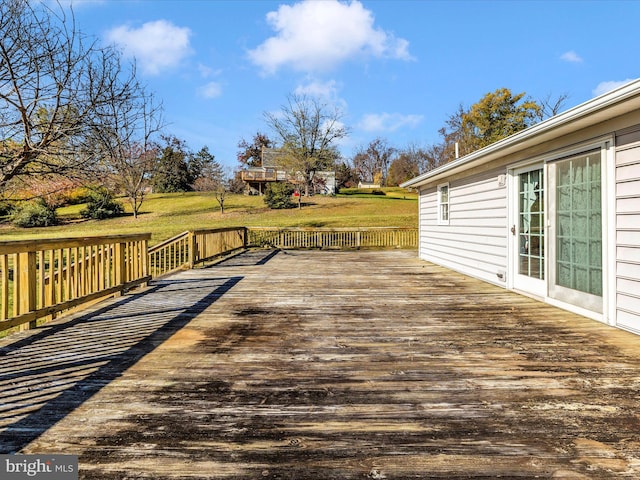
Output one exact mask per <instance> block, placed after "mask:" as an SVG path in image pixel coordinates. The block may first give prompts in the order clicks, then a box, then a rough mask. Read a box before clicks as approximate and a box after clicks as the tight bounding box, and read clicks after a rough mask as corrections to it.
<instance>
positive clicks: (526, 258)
mask: <svg viewBox="0 0 640 480" xmlns="http://www.w3.org/2000/svg"><path fill="white" fill-rule="evenodd" d="M401 186H403V187H412V188H416V189H418V190H419V192H420V195H419V229H420V241H419V255H420V257H421V258H422V259H424V260H428V261H430V262H433V263H437V264H440V265H443V266H446V267H449V268H451V269H453V270H457V271H460V272H462V273H465V274H468V275H471V276H474V277H477V278H480V279H483V280H485V281H487V282H491V283H493V284H496V285H500V286H502V287H505V288H508V289H511V290H514V291H518V292H521V293H524V294H527V295H530V296H534V297H536V298H539V299H540V300H542V301H545V302H547V303H550V304H553V305H556V306H559V307H562V308H565V309H567V310H571V311H573V312H576V313H579V314H582V315H585V316H587V317H590V318H592V319H595V320H599V321H601V322H605V323H607V324H610V325H613V326H617V327H619V328H623V329H626V330H630V331H633V332H635V333H640V80H637V81H634V82H631V83H629V84H627V85H625V86H622V87H620V88H618V89H616V90H613V91H611V92H609V93H606V94H604V95H601V96H599V97H597V98H594V99H592V100H590V101H588V102H586V103H583V104H581V105H578V106H577V107H575V108H572V109H570V110H568V111H566V112H564V113H562V114H559V115H556V116H554V117H552V118H549V119H548V120H545V121H543V122H541V123H539V124H537V125H534V126H532V127H530V128H528V129H526V130H523V131H521V132H519V133H516V134H514V135H512V136H510V137H508V138H505V139H503V140H501V141H499V142H496V143H494V144H492V145H489V146H487V147H485V148H483V149H481V150H478V151H476V152H474V153H471V154H469V155H467V156H465V157H462V158H459V159H457V160H454V161H452V162H451V163H448V164H445V165H443V166H441V167H439V168H436V169H434V170H432V171H429V172H428V173H425V174H423V175H420V176H418V177H416V178H413V179H412V180H409V181H408V182H405V183H404V184H402V185H401ZM470 321H472V320H470Z"/></svg>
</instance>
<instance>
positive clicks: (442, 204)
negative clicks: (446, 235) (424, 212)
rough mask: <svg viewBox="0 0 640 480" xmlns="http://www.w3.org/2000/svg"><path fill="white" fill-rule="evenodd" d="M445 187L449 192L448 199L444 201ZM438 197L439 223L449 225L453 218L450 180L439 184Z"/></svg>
mask: <svg viewBox="0 0 640 480" xmlns="http://www.w3.org/2000/svg"><path fill="white" fill-rule="evenodd" d="M445 188H446V192H447V196H446V197H447V200H446V201H443V200H442V197H443V195H442V193H443V190H444V189H445ZM437 197H438V225H449V222H450V221H451V220H450V219H451V188H450V186H449V182H446V183H441V184H439V185H438V187H437ZM444 207H446V208H444ZM445 214H446V215H445ZM445 216H446V218H445Z"/></svg>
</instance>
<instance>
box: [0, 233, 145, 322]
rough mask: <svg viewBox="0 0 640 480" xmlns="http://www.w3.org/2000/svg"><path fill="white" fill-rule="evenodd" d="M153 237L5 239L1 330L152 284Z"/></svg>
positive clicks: (0, 251) (0, 246)
mask: <svg viewBox="0 0 640 480" xmlns="http://www.w3.org/2000/svg"><path fill="white" fill-rule="evenodd" d="M150 237H151V235H149V234H141V235H113V236H108V237H90V238H66V239H57V240H32V241H14V242H0V290H1V300H0V301H1V302H2V303H0V331H3V330H6V329H9V328H13V327H16V326H20V327H21V328H25V324H28V325H29V327H34V326H35V325H36V322H37V321H38V320H40V319H45V318H47V317H48V318H53V317H54V316H55V315H56V314H57V313H59V312H62V311H65V310H69V309H71V308H75V307H78V306H80V305H82V304H86V303H88V302H92V301H95V300H98V299H100V298H103V297H106V296H109V295H114V294H118V293H121V292H122V291H124V290H127V289H129V288H132V287H134V286H137V285H140V284H143V283H145V282H148V281H149V280H150V279H151V277H150V276H149V274H148V271H147V265H148V263H147V246H148V241H149V238H150Z"/></svg>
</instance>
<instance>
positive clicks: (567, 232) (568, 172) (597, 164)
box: [549, 150, 603, 312]
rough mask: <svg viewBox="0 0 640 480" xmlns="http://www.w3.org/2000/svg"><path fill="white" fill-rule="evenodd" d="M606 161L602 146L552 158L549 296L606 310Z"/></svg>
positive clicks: (597, 309) (593, 309) (550, 179)
mask: <svg viewBox="0 0 640 480" xmlns="http://www.w3.org/2000/svg"><path fill="white" fill-rule="evenodd" d="M601 171H602V162H601V153H600V151H599V150H597V151H593V152H589V153H584V154H580V155H577V156H573V157H570V158H566V159H562V160H559V161H556V162H552V163H550V164H549V193H550V209H551V211H553V212H554V215H553V217H552V229H551V235H552V237H551V239H550V240H551V245H552V246H553V248H551V249H550V252H549V272H550V278H549V296H550V297H552V298H556V299H558V300H561V301H564V302H567V303H571V304H573V305H578V306H580V307H584V308H586V309H588V310H592V311H597V312H602V281H603V278H602V245H603V241H602V173H601Z"/></svg>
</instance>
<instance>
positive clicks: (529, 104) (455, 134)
mask: <svg viewBox="0 0 640 480" xmlns="http://www.w3.org/2000/svg"><path fill="white" fill-rule="evenodd" d="M525 95H526V94H525V93H524V92H523V93H519V94H517V95H513V94H512V93H511V91H510V90H509V89H507V88H499V89H497V90H496V91H495V92H490V93H487V94H486V95H485V96H484V97H482V99H480V101H478V102H477V103H475V104H473V105H472V106H471V107H470V108H469V109H468V110H467V109H465V108H464V107H463V106H462V105H459V106H458V110H457V111H456V112H455V113H453V114H452V115H450V116H449V118H447V120H446V121H445V125H444V126H443V127H442V128H441V129H440V130H439V131H438V133H439V134H440V136H441V137H442V142H441V143H438V144H435V145H432V146H431V147H430V149H429V150H430V152H429V154H430V155H431V156H432V157H433V158H434V159H435V165H436V166H437V165H441V164H443V163H447V162H450V161H452V160H454V159H455V158H456V157H457V156H464V155H468V154H470V153H472V152H473V151H475V150H478V149H480V148H483V147H486V146H487V145H491V144H492V143H494V142H497V141H499V140H502V139H503V138H506V137H508V136H509V135H513V134H514V133H517V132H519V131H521V130H523V129H525V128H528V127H530V126H532V125H534V124H535V123H536V122H538V121H540V120H543V119H545V118H547V117H548V116H552V115H555V114H557V113H558V111H559V110H560V108H561V107H562V105H563V104H564V102H565V100H566V99H567V98H568V95H567V94H563V95H560V96H559V97H558V98H557V99H556V100H555V101H553V100H552V99H551V96H550V95H549V96H547V97H546V98H545V99H543V100H541V101H540V102H536V101H534V100H532V99H530V98H529V97H526V96H525Z"/></svg>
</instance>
